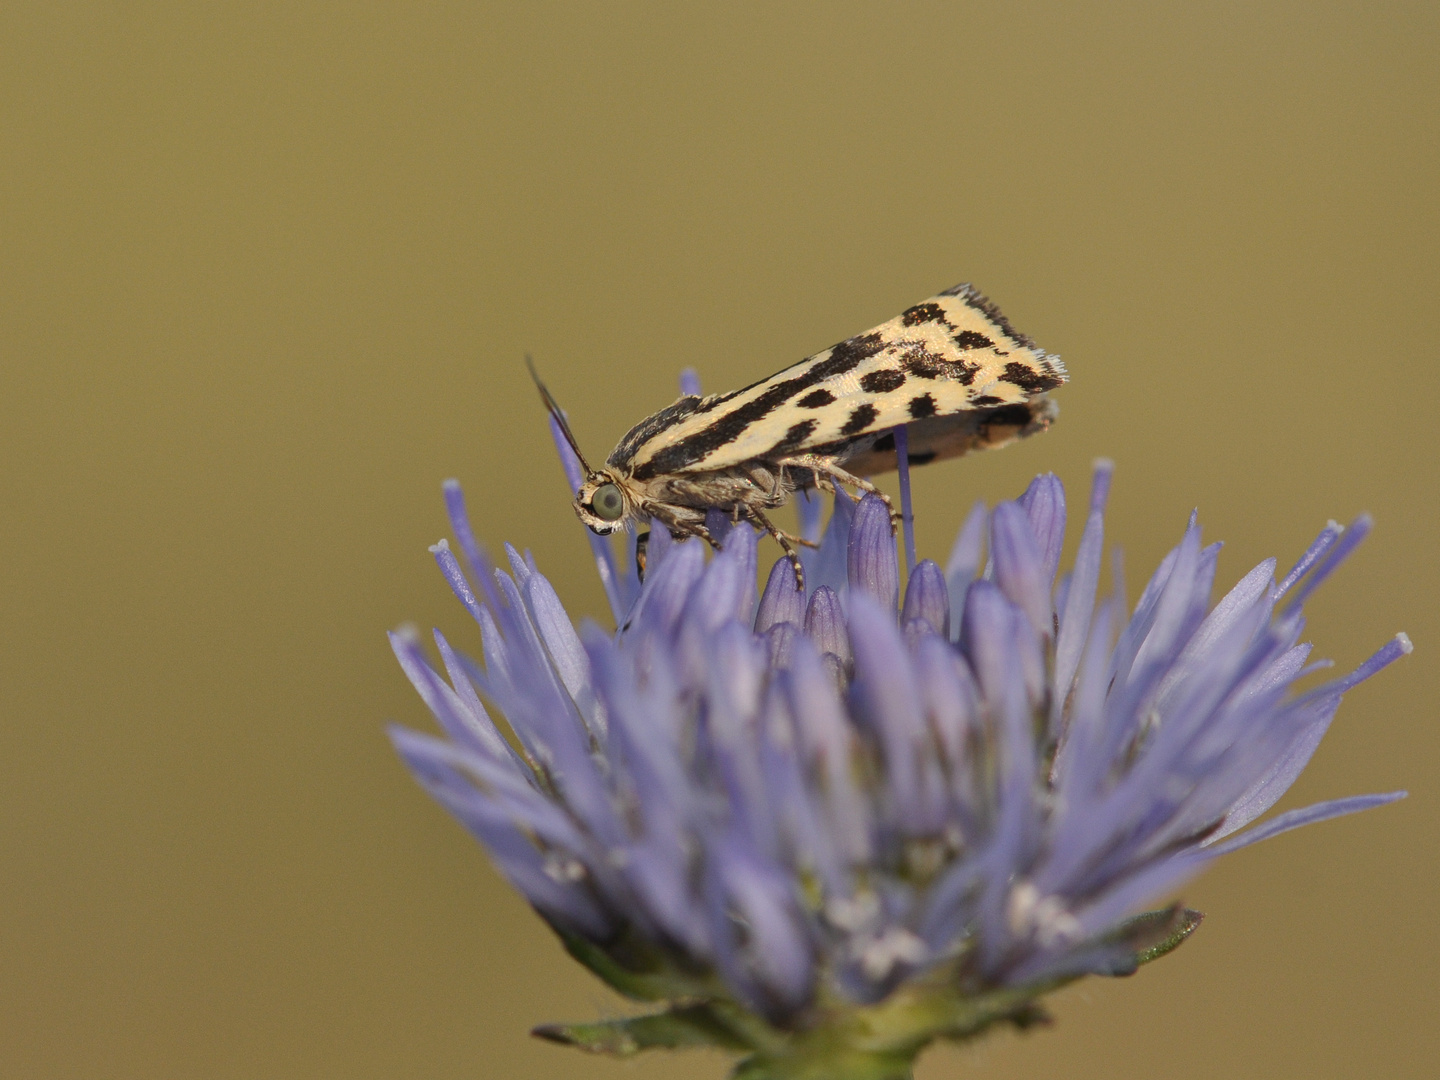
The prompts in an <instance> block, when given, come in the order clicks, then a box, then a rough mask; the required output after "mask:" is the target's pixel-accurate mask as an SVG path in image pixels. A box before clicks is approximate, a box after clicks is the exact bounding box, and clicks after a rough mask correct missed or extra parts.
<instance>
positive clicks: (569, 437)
mask: <svg viewBox="0 0 1440 1080" xmlns="http://www.w3.org/2000/svg"><path fill="white" fill-rule="evenodd" d="M525 366H526V367H527V368H529V369H530V378H532V379H534V380H535V387H536V389H538V390H539V391H540V400H541V401H543V402H544V403H545V408H546V411H548V412H549V413H550V416H551V417H552V418H553V419H554V421H555V423H557V424H559V425H560V434H562V435H564V436H565V441H566V442H567V443H569V444H570V449H571V450H573V451H574V452H575V456H576V457H577V458H578V459H579V460H580V467H581V468H582V469H584V470H585V475H586V476H589V475H590V473H591V471H592V470H591V468H590V463H589V462H588V461H586V460H585V455H584V454H583V453H581V452H580V444H579V443H578V442H576V441H575V433H574V432H573V431H571V430H570V422H569V421H568V420H566V419H565V414H564V412H562V411H561V409H560V403H559V402H558V401H556V400H555V396H554V395H553V394H551V393H550V391H549V390H547V389H546V388H545V384H544V383H543V382H541V381H540V373H539V372H538V371H536V370H535V361H534V360H532V359H531V358H530V354H529V353H526V354H525Z"/></svg>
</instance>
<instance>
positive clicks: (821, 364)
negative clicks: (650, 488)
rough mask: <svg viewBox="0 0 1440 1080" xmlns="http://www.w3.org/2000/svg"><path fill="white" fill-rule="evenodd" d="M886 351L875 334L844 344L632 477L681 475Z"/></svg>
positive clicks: (644, 465) (719, 418)
mask: <svg viewBox="0 0 1440 1080" xmlns="http://www.w3.org/2000/svg"><path fill="white" fill-rule="evenodd" d="M884 348H885V342H884V341H883V340H882V339H881V337H880V335H879V334H875V333H870V334H860V335H859V336H857V337H853V338H849V339H848V340H846V341H842V342H840V344H839V345H836V346H835V347H834V348H832V349H831V350H830V351H829V354H828V355H826V356H825V358H824V359H823V360H816V361H815V362H814V363H812V364H810V365H809V366H808V367H805V368H804V369H803V370H801V371H800V372H799V373H798V374H796V375H795V376H793V377H792V378H789V379H782V380H781V381H779V382H776V383H773V384H772V385H770V386H769V387H768V388H767V389H765V390H764V391H763V392H762V393H760V394H758V395H757V396H755V397H754V398H751V399H750V400H749V401H747V402H745V404H743V405H737V406H735V407H734V408H732V409H730V411H728V412H722V413H721V414H720V415H719V416H717V417H716V418H715V419H714V420H713V421H712V422H711V423H710V424H709V426H707V427H704V428H702V429H701V430H699V431H697V432H695V434H693V435H690V436H689V437H687V438H684V439H681V440H680V441H679V442H677V443H675V444H674V445H672V446H666V447H662V448H661V449H660V450H658V451H657V452H656V453H655V456H654V457H652V458H651V459H650V460H649V461H646V462H644V463H642V464H641V465H640V466H639V467H637V468H636V469H635V471H634V473H633V474H632V475H633V476H634V477H635V479H636V480H651V479H654V478H655V477H656V476H660V475H663V474H665V473H672V472H680V471H682V470H684V469H686V468H688V467H689V466H691V465H693V464H695V463H696V462H697V461H699V460H701V459H702V458H704V457H706V456H708V455H709V454H712V453H714V452H715V451H716V450H718V449H720V447H722V446H726V445H728V444H730V443H732V442H734V441H735V440H736V439H738V438H740V436H741V435H742V434H744V433H745V431H746V430H747V429H748V428H749V427H750V425H752V424H754V423H755V422H756V421H758V420H761V419H763V418H764V417H766V416H768V415H770V413H771V412H772V411H774V410H775V408H776V407H777V406H779V405H782V404H784V403H785V402H787V401H789V400H790V399H791V398H792V397H794V396H795V395H796V394H798V393H800V392H801V391H803V390H808V389H809V388H810V387H812V386H814V385H815V384H816V383H819V382H824V381H825V380H826V379H829V378H833V377H834V376H836V375H843V374H845V372H847V371H852V370H854V369H855V368H856V367H858V366H859V365H860V364H861V363H863V362H864V361H866V360H868V359H869V358H870V357H872V356H874V355H875V354H876V353H878V352H880V351H881V350H882V349H884ZM755 385H757V386H759V385H763V383H756V384H755ZM746 389H749V387H747V388H746ZM743 392H744V391H737V393H743ZM733 396H735V395H727V400H728V398H729V397H733ZM710 407H711V408H713V407H714V406H713V405H711V406H710Z"/></svg>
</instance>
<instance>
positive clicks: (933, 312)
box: [900, 300, 946, 326]
mask: <svg viewBox="0 0 1440 1080" xmlns="http://www.w3.org/2000/svg"><path fill="white" fill-rule="evenodd" d="M900 321H901V322H902V323H904V324H905V325H906V326H919V325H920V324H921V323H927V322H945V321H946V320H945V309H944V308H942V307H941V306H940V305H939V304H937V303H935V301H933V300H927V301H926V302H925V303H923V304H916V305H915V306H914V307H912V308H907V309H906V310H905V311H904V312H903V313H902V314H901V316H900Z"/></svg>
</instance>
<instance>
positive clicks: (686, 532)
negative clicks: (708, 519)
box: [641, 503, 720, 551]
mask: <svg viewBox="0 0 1440 1080" xmlns="http://www.w3.org/2000/svg"><path fill="white" fill-rule="evenodd" d="M641 509H642V510H643V511H644V513H646V514H648V515H649V516H650V517H651V518H653V519H654V520H656V521H659V522H660V523H661V524H662V525H664V526H665V527H666V528H667V529H669V530H670V535H671V536H673V537H674V538H675V539H677V540H684V539H688V538H689V537H692V536H698V537H700V539H701V540H704V541H705V542H706V543H707V544H709V545H710V546H711V547H712V548H714V549H715V550H716V551H719V550H720V543H719V541H717V540H716V539H715V537H714V536H712V535H711V534H710V530H709V529H707V528H706V527H705V526H704V524H703V523H701V522H699V521H687V520H684V519H683V518H681V517H680V516H679V515H678V514H676V513H674V512H673V511H672V510H671V509H670V508H669V507H667V506H666V505H665V504H664V503H648V504H646V505H644V506H642V508H641Z"/></svg>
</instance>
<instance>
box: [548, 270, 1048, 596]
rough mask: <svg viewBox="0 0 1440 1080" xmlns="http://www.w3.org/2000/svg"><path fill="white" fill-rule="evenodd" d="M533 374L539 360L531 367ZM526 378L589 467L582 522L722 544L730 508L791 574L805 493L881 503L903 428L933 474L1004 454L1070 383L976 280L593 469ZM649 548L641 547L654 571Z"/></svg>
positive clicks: (660, 422) (720, 399)
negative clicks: (716, 513)
mask: <svg viewBox="0 0 1440 1080" xmlns="http://www.w3.org/2000/svg"><path fill="white" fill-rule="evenodd" d="M527 363H528V358H527ZM530 373H531V375H532V376H534V377H535V383H536V385H537V386H538V387H539V389H540V395H541V397H542V399H543V400H544V402H545V406H546V408H547V409H549V411H550V414H551V415H552V416H553V417H554V418H555V421H556V423H557V424H558V425H559V427H560V430H561V431H562V432H563V434H564V437H565V439H566V441H567V442H568V443H569V445H570V448H571V450H573V451H574V453H575V456H576V458H577V459H578V460H579V462H580V465H581V468H582V469H583V470H584V480H583V482H582V483H581V485H580V487H579V489H578V490H577V491H576V493H575V513H576V515H577V516H578V517H579V518H580V520H581V521H582V522H584V523H585V525H586V526H587V527H589V528H590V529H591V530H592V531H594V532H596V533H598V534H600V535H602V536H604V535H609V534H611V533H613V532H615V531H616V530H618V529H622V528H626V527H632V526H634V525H636V524H638V523H639V522H641V521H642V520H643V519H646V518H648V519H650V521H651V523H652V527H653V526H655V525H659V526H663V527H664V528H666V529H668V530H669V532H670V534H671V536H672V537H674V538H676V539H684V538H686V537H691V536H699V537H701V538H702V539H704V540H706V541H707V542H708V543H710V544H711V545H712V546H715V545H716V541H715V539H714V537H713V536H712V535H711V534H710V531H709V530H708V529H706V527H705V514H706V512H707V511H708V510H711V509H718V510H722V511H725V512H727V513H728V514H730V515H731V517H732V518H733V519H734V520H745V521H749V522H750V523H751V524H753V525H755V526H757V527H758V528H760V529H763V530H764V531H766V532H768V533H769V534H770V535H771V536H773V537H774V538H775V539H776V541H777V542H778V543H779V544H780V546H781V548H782V550H783V551H784V552H785V554H786V556H787V557H788V558H789V559H790V561H791V563H792V564H793V565H794V567H795V578H796V582H797V584H798V585H799V587H800V588H802V589H803V588H804V582H805V577H804V570H803V568H802V567H801V564H800V557H799V552H798V550H797V548H798V547H799V546H800V545H803V544H806V543H808V542H807V541H805V540H802V539H801V538H800V537H797V536H793V535H791V534H790V533H787V532H785V531H784V530H783V529H780V528H779V527H777V526H776V525H775V524H774V523H773V522H772V521H771V520H770V518H769V517H768V512H769V511H771V510H774V509H777V508H778V507H780V506H783V505H784V504H785V503H786V502H787V501H788V500H789V498H790V496H791V495H792V494H793V493H794V492H795V491H797V490H803V489H808V488H811V487H816V488H819V489H821V490H825V491H832V492H836V493H838V492H842V491H843V492H845V493H846V494H847V495H849V496H850V497H851V498H853V499H855V500H856V501H858V500H859V499H860V498H861V497H862V496H863V495H864V494H866V493H870V494H875V495H878V496H879V497H880V498H881V499H882V500H884V502H885V505H886V506H887V507H889V509H890V513H891V520H892V522H893V523H896V524H898V519H897V515H896V513H895V508H894V506H893V505H892V504H891V502H890V499H889V497H888V496H886V495H885V494H884V493H883V492H882V491H880V490H879V489H878V488H876V487H875V486H874V484H872V483H871V482H870V481H869V480H868V479H867V477H869V476H872V475H874V474H876V473H882V472H887V471H888V470H890V469H893V468H895V467H896V463H897V462H896V453H897V448H896V440H895V436H894V430H895V429H896V428H899V427H903V428H904V430H905V434H906V442H907V443H908V446H907V453H906V458H907V462H908V464H910V465H921V464H925V463H928V462H931V461H938V460H943V459H945V458H951V457H959V456H960V455H962V454H967V453H969V452H971V451H972V450H985V449H991V448H995V447H999V446H1004V445H1006V444H1008V443H1011V442H1013V441H1015V440H1016V439H1019V438H1024V437H1025V436H1027V435H1033V434H1035V433H1037V432H1040V431H1044V430H1045V429H1046V428H1048V427H1049V426H1050V424H1051V422H1052V421H1053V420H1054V419H1055V415H1056V412H1057V409H1056V406H1055V403H1054V402H1053V401H1052V400H1051V399H1050V397H1049V396H1048V392H1049V391H1050V390H1053V389H1055V388H1056V387H1057V386H1060V385H1061V384H1062V383H1064V382H1065V381H1066V378H1067V376H1066V372H1065V367H1064V365H1063V364H1061V362H1060V358H1059V357H1058V356H1055V355H1054V354H1051V353H1047V352H1045V351H1044V350H1042V349H1040V348H1039V347H1038V346H1036V344H1035V343H1034V342H1033V341H1031V340H1030V339H1029V338H1028V337H1026V336H1025V335H1023V334H1021V333H1019V332H1018V331H1016V330H1015V329H1014V328H1013V327H1012V326H1011V325H1010V322H1009V320H1007V319H1006V318H1005V316H1004V315H1002V314H1001V313H1000V309H999V308H997V307H996V306H995V305H994V304H992V303H991V302H990V301H989V300H987V299H986V298H985V297H984V296H983V295H981V294H980V292H979V291H978V290H976V289H975V288H973V287H972V286H970V285H957V286H955V287H954V288H953V289H947V290H946V291H945V292H942V293H939V294H938V295H936V296H932V297H931V298H930V299H929V300H926V301H924V302H922V303H919V304H916V305H915V306H914V307H911V308H908V309H906V310H905V311H904V312H902V313H901V314H899V315H897V316H896V317H895V318H893V319H891V320H890V321H889V322H886V323H882V324H881V325H879V326H877V327H875V328H874V329H872V330H867V331H866V332H865V333H863V334H857V335H856V336H855V337H852V338H847V339H846V340H844V341H842V342H840V343H839V344H837V345H834V346H832V347H831V348H829V349H826V350H824V351H823V352H819V353H816V354H815V355H814V356H810V357H808V358H806V359H804V360H802V361H800V362H799V363H798V364H794V365H792V366H791V367H788V368H785V369H784V370H783V371H780V372H777V373H776V374H774V375H772V376H770V377H769V378H768V379H762V380H760V381H759V382H756V383H752V384H751V385H750V386H747V387H744V388H743V389H740V390H735V391H731V392H730V393H727V394H709V395H705V396H701V395H699V394H683V395H682V396H681V397H680V398H679V399H678V400H676V401H675V402H674V403H672V404H670V405H668V406H666V407H665V408H663V409H661V410H660V411H659V412H657V413H655V414H654V415H653V416H649V417H646V418H645V419H644V420H642V421H640V423H638V424H636V425H635V426H634V427H633V428H631V429H630V431H629V432H628V433H626V435H625V436H624V438H622V439H621V440H620V443H619V445H618V446H616V447H615V449H614V451H612V452H611V454H610V456H609V457H608V458H606V460H605V464H604V465H601V466H600V467H598V468H592V467H591V466H590V465H589V463H588V462H587V461H586V459H585V455H584V454H583V453H581V451H580V446H579V443H578V442H577V441H576V439H575V436H574V435H573V434H572V432H571V431H570V427H569V425H568V424H567V423H566V420H565V416H564V414H563V413H562V412H561V410H560V407H559V405H558V404H557V403H556V402H555V399H554V397H553V396H551V394H550V392H549V391H548V390H547V389H546V388H545V386H544V385H543V384H542V383H541V382H540V379H539V377H538V375H536V373H535V368H534V365H533V364H532V365H530ZM644 551H645V545H644V543H643V542H640V543H637V551H636V554H637V559H638V560H639V561H640V564H641V567H642V570H643V562H644V555H643V552H644Z"/></svg>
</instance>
